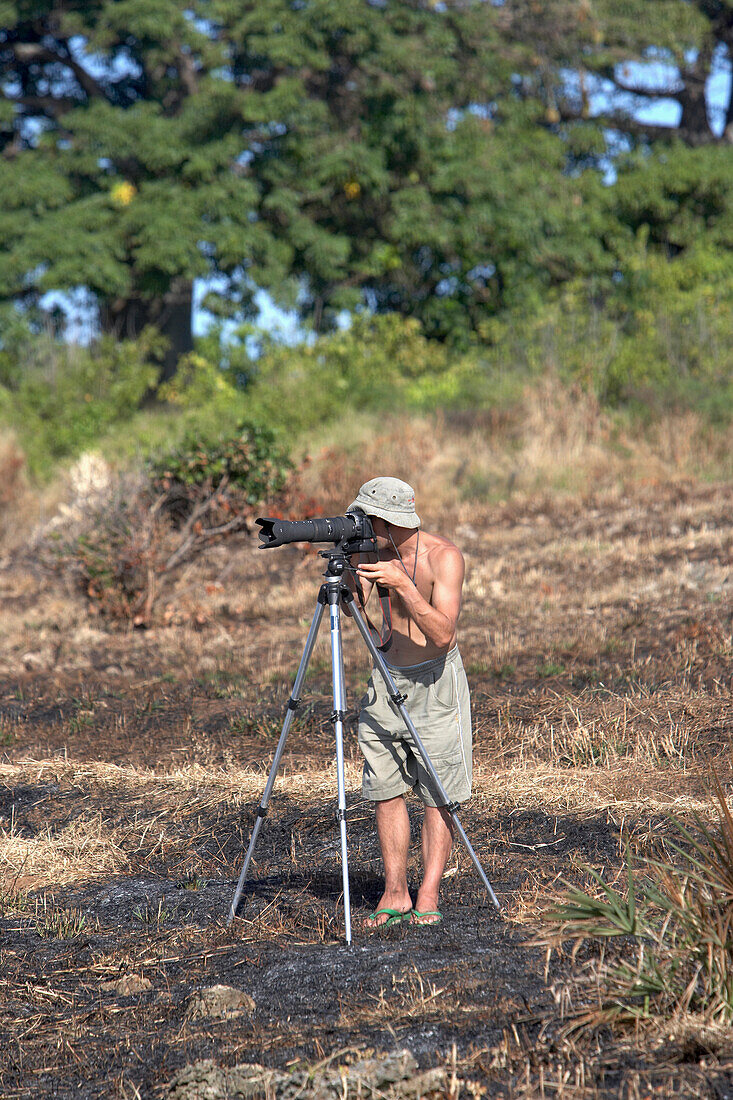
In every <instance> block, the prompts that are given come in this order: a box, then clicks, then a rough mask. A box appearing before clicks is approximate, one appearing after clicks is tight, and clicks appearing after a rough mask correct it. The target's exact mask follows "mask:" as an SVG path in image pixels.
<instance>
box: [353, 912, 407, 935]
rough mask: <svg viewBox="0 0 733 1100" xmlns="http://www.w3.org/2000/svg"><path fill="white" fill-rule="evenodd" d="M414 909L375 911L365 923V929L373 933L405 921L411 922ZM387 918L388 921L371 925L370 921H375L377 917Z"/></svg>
mask: <svg viewBox="0 0 733 1100" xmlns="http://www.w3.org/2000/svg"><path fill="white" fill-rule="evenodd" d="M412 913H413V910H412V909H406V910H402V909H375V910H374V912H373V913H370V914H369V916H368V917H367V918H366V920H365V921H364V927H365V928H367V930H369V931H372V930H374V929H375V928H391V927H392V925H393V924H400V923H401V922H402V921H403V920H410V918H411V917H412ZM382 916H386V917H387V920H383V921H380V923H379V924H371V925H370V924H369V923H368V922H369V921H373V920H375V919H376V918H377V917H382Z"/></svg>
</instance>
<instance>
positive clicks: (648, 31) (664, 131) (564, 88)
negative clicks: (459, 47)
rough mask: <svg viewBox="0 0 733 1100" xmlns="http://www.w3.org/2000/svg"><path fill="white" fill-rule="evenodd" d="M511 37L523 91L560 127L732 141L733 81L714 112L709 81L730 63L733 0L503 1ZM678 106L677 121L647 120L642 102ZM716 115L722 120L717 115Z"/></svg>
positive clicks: (640, 137) (629, 137)
mask: <svg viewBox="0 0 733 1100" xmlns="http://www.w3.org/2000/svg"><path fill="white" fill-rule="evenodd" d="M503 12H504V20H505V22H504V40H505V42H506V44H507V47H509V46H511V47H512V48H513V50H514V52H515V57H516V59H517V68H518V71H519V72H520V73H521V74H522V81H521V86H522V89H523V92H524V94H526V95H528V96H530V97H531V98H536V97H538V96H539V97H540V98H542V100H543V101H544V103H545V109H546V117H547V119H548V121H549V122H552V123H553V124H556V125H566V124H568V123H570V124H572V123H578V122H580V123H586V124H587V122H588V121H589V120H590V119H591V115H592V114H593V113H597V112H598V110H599V108H598V106H596V108H595V111H594V109H593V104H592V97H593V95H594V93H597V92H600V91H602V92H603V100H604V104H603V109H602V110H601V112H600V115H599V117H598V118H597V119H596V121H595V122H594V126H596V125H598V123H601V124H602V125H603V126H605V127H610V128H612V129H613V130H614V131H615V133H616V135H617V139H618V138H623V139H625V140H626V141H627V142H630V143H631V144H632V145H634V144H636V143H637V142H642V143H644V144H648V143H649V142H652V143H653V142H656V141H659V140H661V141H665V142H666V141H667V140H669V139H670V138H676V139H679V140H681V141H682V142H684V143H685V144H686V145H689V146H692V147H698V146H701V145H709V144H716V143H717V144H723V145H731V144H733V88H731V87H730V86H729V87H728V89H727V99H726V102H725V103H724V104H723V105H722V107H718V108H717V112H713V110H712V109H711V105H710V103H709V102H708V99H709V97H708V82H709V80H710V78H711V77H712V76H714V75H716V74H721V75H722V74H723V73H724V72H725V71H726V70H727V71H730V66H731V62H732V61H733V3H731V0H543V2H542V3H538V2H537V0H505V3H504V4H503ZM660 100H668V101H674V102H676V104H677V116H678V117H677V120H676V121H673V120H671V121H670V122H669V123H668V124H662V123H660V122H659V121H655V122H651V121H644V120H642V119H641V118H640V117H639V115H640V111H641V109H642V108H644V107H647V106H648V105H649V104H650V103H658V102H659V101H660ZM716 113H717V114H718V115H719V117H715V114H716Z"/></svg>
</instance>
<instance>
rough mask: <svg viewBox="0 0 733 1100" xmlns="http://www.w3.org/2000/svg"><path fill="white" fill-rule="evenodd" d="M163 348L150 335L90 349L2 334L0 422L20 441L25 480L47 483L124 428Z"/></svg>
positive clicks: (104, 342) (150, 380)
mask: <svg viewBox="0 0 733 1100" xmlns="http://www.w3.org/2000/svg"><path fill="white" fill-rule="evenodd" d="M161 347H162V345H161V340H160V337H159V336H157V334H156V333H155V331H154V330H153V329H148V330H146V332H144V333H143V334H142V336H140V337H139V339H137V340H127V341H122V342H120V343H118V342H116V341H115V340H114V339H112V338H111V337H105V338H103V339H101V340H99V341H98V342H97V343H96V344H95V345H93V346H92V347H90V348H81V347H77V346H71V345H67V344H62V343H60V342H59V341H57V340H54V339H52V338H51V337H50V336H46V335H40V336H39V335H34V334H32V333H30V332H23V331H21V332H20V334H18V333H17V332H16V333H14V334H13V336H12V339H8V338H7V334H6V333H3V339H2V348H1V350H0V420H2V421H4V422H5V423H9V424H10V425H11V426H12V427H13V428H14V430H15V431H16V433H17V435H18V440H19V443H20V445H21V447H22V448H23V451H24V452H25V455H26V458H27V462H28V467H29V470H30V472H31V473H32V474H33V475H34V476H35V477H37V478H41V479H45V478H48V477H49V476H50V475H51V474H52V473H53V471H54V469H55V467H56V465H57V463H58V461H59V460H60V459H65V458H71V457H74V456H76V455H78V454H80V453H81V452H82V451H85V450H88V449H89V448H91V447H93V446H95V445H96V444H97V443H98V441H99V439H100V437H101V436H103V435H104V433H105V432H106V431H108V430H109V429H110V428H111V427H112V426H113V425H115V424H118V423H121V422H125V421H129V420H130V419H131V418H132V417H133V415H134V414H135V412H136V411H137V409H138V407H139V405H140V402H141V400H142V398H143V397H144V396H145V394H146V393H147V392H149V390H150V389H151V387H152V386H153V385H154V383H155V381H156V378H157V373H158V372H157V368H156V367H155V366H154V365H153V364H151V362H150V358H151V356H154V355H156V354H157V353H158V352H159V351H160V350H161Z"/></svg>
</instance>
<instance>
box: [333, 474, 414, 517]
mask: <svg viewBox="0 0 733 1100" xmlns="http://www.w3.org/2000/svg"><path fill="white" fill-rule="evenodd" d="M354 508H361V510H362V511H363V512H366V514H367V515H368V516H379V517H380V519H385V520H387V522H388V523H394V525H395V526H396V527H419V526H420V517H419V516H418V514H417V513H416V511H415V490H414V489H413V488H412V486H411V485H408V484H407V482H406V481H400V479H399V478H397V477H373V478H372V480H371V481H365V482H364V484H363V485H362V487H361V489H360V490H359V495H358V496H357V498H356V500H355V501H353V502H352V503H351V504H350V505H349V507H348V508H347V509H346V511H347V512H352V511H353V510H354Z"/></svg>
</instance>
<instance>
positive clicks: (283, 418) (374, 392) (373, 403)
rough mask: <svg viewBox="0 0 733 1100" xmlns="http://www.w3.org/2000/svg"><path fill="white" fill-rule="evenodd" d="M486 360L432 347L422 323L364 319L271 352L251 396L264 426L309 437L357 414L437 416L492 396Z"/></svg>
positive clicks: (434, 344)
mask: <svg viewBox="0 0 733 1100" xmlns="http://www.w3.org/2000/svg"><path fill="white" fill-rule="evenodd" d="M488 389H489V386H488V383H487V381H486V378H485V376H484V372H483V368H482V364H481V361H480V358H479V357H477V356H476V355H475V354H474V355H457V354H456V353H455V352H451V351H450V350H449V349H448V348H447V347H446V346H445V345H442V344H439V343H437V342H436V341H433V340H429V339H427V338H426V337H425V335H424V334H423V332H422V329H421V326H420V323H419V322H418V321H416V320H412V319H403V318H401V317H399V316H397V315H395V314H387V315H384V316H373V315H362V316H359V317H357V318H355V320H354V323H353V324H352V326H351V327H350V328H349V329H347V330H344V331H341V332H337V333H334V334H332V335H330V336H324V337H321V338H320V339H319V340H317V341H314V342H313V343H311V344H307V345H303V346H299V347H296V348H285V347H270V348H268V349H266V350H265V351H264V353H263V355H262V357H261V358H260V359H259V360H258V362H257V364H256V369H255V373H254V376H253V378H252V381H251V383H250V384H249V386H248V388H247V390H246V393H247V396H248V399H249V407H250V409H251V410H252V413H253V414H254V415H256V416H257V418H258V419H261V420H262V421H263V422H266V423H270V424H277V425H282V426H283V427H287V429H288V430H289V431H290V432H294V433H299V432H300V433H302V432H304V431H307V430H308V429H310V428H314V427H317V426H319V425H321V424H324V423H328V422H329V421H333V420H336V419H338V418H339V416H340V415H342V414H343V413H344V412H345V411H346V410H347V409H348V410H353V411H356V412H364V411H376V412H379V411H382V410H385V409H389V410H391V411H395V410H401V409H402V410H413V411H429V410H431V409H434V408H435V407H436V406H443V405H444V406H451V405H456V404H458V405H461V404H463V403H465V402H466V401H470V400H471V398H472V396H475V394H476V393H477V392H483V394H484V396H486V394H487V393H488Z"/></svg>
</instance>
